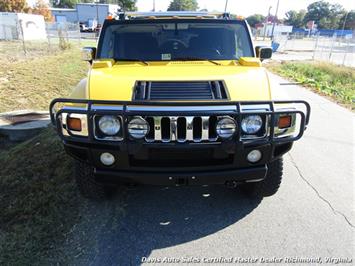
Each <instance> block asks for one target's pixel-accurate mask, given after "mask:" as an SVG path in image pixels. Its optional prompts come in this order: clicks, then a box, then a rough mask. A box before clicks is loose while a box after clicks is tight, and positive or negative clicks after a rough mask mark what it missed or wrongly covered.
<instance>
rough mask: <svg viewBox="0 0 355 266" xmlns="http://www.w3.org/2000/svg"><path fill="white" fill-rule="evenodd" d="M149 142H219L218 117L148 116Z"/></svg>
mask: <svg viewBox="0 0 355 266" xmlns="http://www.w3.org/2000/svg"><path fill="white" fill-rule="evenodd" d="M145 119H146V120H147V121H148V123H149V126H150V131H149V134H148V135H147V137H146V139H145V140H146V141H147V142H164V143H167V142H180V143H184V142H203V141H208V142H213V141H217V139H218V137H217V134H216V130H215V128H216V123H217V119H218V118H217V117H216V116H148V117H146V118H145Z"/></svg>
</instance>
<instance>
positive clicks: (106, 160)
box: [100, 152, 115, 166]
mask: <svg viewBox="0 0 355 266" xmlns="http://www.w3.org/2000/svg"><path fill="white" fill-rule="evenodd" d="M100 160H101V162H102V164H104V165H106V166H110V165H113V164H114V162H115V157H114V156H113V155H112V154H111V153H108V152H104V153H102V154H101V156H100Z"/></svg>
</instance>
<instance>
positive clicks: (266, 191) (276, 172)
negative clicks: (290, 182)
mask: <svg viewBox="0 0 355 266" xmlns="http://www.w3.org/2000/svg"><path fill="white" fill-rule="evenodd" d="M282 172H283V159H282V158H278V159H276V160H275V161H273V162H270V163H269V164H268V171H267V175H266V178H265V179H264V180H263V181H261V182H258V183H253V184H252V183H250V184H247V187H245V189H244V191H245V192H246V193H247V194H249V195H250V196H252V197H255V198H263V197H269V196H272V195H274V194H275V193H276V192H277V191H278V189H279V188H280V185H281V180H282Z"/></svg>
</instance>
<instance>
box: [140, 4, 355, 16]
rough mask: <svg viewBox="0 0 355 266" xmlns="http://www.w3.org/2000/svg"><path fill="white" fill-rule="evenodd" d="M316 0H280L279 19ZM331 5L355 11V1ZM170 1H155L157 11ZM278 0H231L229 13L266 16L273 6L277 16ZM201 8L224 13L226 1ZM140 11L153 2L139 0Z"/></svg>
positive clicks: (163, 9) (149, 7)
mask: <svg viewBox="0 0 355 266" xmlns="http://www.w3.org/2000/svg"><path fill="white" fill-rule="evenodd" d="M313 2H315V0H280V6H279V17H284V15H285V13H286V12H287V11H288V10H291V9H295V10H299V9H306V8H307V6H308V5H309V4H310V3H313ZM327 2H330V3H339V4H341V5H342V6H344V7H345V8H346V9H348V10H350V9H355V1H354V0H335V1H334V0H328V1H327ZM169 3H170V0H155V6H156V10H157V11H159V10H162V11H165V10H166V9H167V7H168V5H169ZM276 3H277V0H229V3H228V11H229V12H231V13H234V14H237V15H240V16H249V15H252V14H255V13H260V14H263V15H266V14H267V12H268V9H269V6H272V9H271V13H272V14H275V11H276ZM198 4H199V7H200V8H207V9H208V10H210V11H213V10H216V11H223V10H224V5H225V0H198ZM137 5H138V10H139V11H150V10H151V9H152V7H153V0H138V2H137Z"/></svg>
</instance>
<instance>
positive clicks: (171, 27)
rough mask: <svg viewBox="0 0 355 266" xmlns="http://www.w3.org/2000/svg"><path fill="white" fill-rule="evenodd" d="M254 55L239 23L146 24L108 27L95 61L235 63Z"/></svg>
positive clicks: (243, 26)
mask: <svg viewBox="0 0 355 266" xmlns="http://www.w3.org/2000/svg"><path fill="white" fill-rule="evenodd" d="M242 56H253V52H252V45H251V41H250V39H249V35H248V32H247V28H246V26H245V24H244V23H242V22H238V23H236V22H233V23H232V22H230V23H218V22H207V23H206V22H203V23H201V22H191V23H190V22H149V23H141V22H139V23H124V24H114V23H113V24H108V25H107V26H106V27H105V28H104V31H103V32H102V34H101V36H100V42H99V48H98V54H97V58H110V59H111V58H112V59H115V60H141V61H165V60H166V61H169V60H236V59H239V58H240V57H242Z"/></svg>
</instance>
